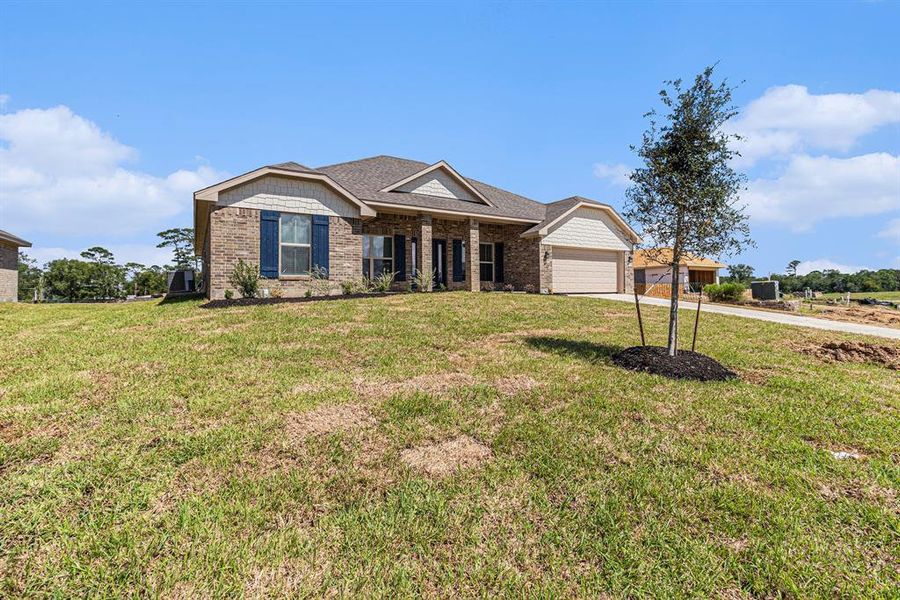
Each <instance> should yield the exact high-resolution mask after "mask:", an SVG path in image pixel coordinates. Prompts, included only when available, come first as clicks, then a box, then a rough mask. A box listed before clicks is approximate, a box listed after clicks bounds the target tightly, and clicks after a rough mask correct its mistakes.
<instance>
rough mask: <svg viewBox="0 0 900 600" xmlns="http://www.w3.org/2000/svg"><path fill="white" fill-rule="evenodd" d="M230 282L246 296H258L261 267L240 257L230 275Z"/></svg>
mask: <svg viewBox="0 0 900 600" xmlns="http://www.w3.org/2000/svg"><path fill="white" fill-rule="evenodd" d="M228 282H229V283H230V284H231V285H233V286H234V287H236V288H237V289H238V290H239V291H240V292H241V296H243V297H244V298H256V296H257V295H258V294H259V267H258V266H257V265H253V264H250V263H245V262H244V260H243V259H238V261H237V264H236V265H234V269H233V270H232V271H231V275H229V276H228Z"/></svg>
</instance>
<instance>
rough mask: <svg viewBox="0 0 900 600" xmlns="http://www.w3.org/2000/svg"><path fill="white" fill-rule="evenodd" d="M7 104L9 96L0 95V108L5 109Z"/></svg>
mask: <svg viewBox="0 0 900 600" xmlns="http://www.w3.org/2000/svg"><path fill="white" fill-rule="evenodd" d="M8 103H9V94H0V108H4V107H6V105H7V104H8Z"/></svg>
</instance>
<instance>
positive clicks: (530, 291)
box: [525, 283, 535, 294]
mask: <svg viewBox="0 0 900 600" xmlns="http://www.w3.org/2000/svg"><path fill="white" fill-rule="evenodd" d="M534 291H535V290H534V286H533V285H531V284H530V283H526V284H525V293H526V294H533V293H534Z"/></svg>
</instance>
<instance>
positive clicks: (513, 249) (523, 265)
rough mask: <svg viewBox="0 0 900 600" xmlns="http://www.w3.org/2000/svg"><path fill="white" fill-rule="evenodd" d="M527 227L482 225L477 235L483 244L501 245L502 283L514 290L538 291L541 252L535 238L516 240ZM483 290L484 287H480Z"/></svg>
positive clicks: (539, 285)
mask: <svg viewBox="0 0 900 600" xmlns="http://www.w3.org/2000/svg"><path fill="white" fill-rule="evenodd" d="M526 229H528V226H527V225H525V226H522V225H495V224H489V223H482V224H481V227H480V230H479V235H480V237H481V241H482V242H483V243H496V242H502V243H503V271H504V277H503V279H504V283H503V284H496V285H497V287H501V286H503V285H506V284H511V285H512V286H513V287H514V288H515V289H516V290H525V289H529V290H533V291H539V289H540V287H541V248H540V239H538V238H521V237H519V236H520V235H521V233H522V232H523V231H525V230H526ZM482 287H486V286H482Z"/></svg>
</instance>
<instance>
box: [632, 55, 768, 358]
mask: <svg viewBox="0 0 900 600" xmlns="http://www.w3.org/2000/svg"><path fill="white" fill-rule="evenodd" d="M713 71H714V67H707V68H706V69H704V71H703V72H702V73H701V74H699V75H697V77H696V78H695V79H694V82H693V84H692V85H691V86H690V87H685V86H684V85H683V84H682V81H681V80H680V79H676V80H673V81H667V82H665V86H666V87H665V88H663V89H662V90H661V91H660V92H659V98H660V101H661V102H662V104H663V107H664V109H665V111H666V113H665V114H664V115H662V116H660V115H659V114H658V113H657V111H656V110H652V111H650V112H649V113H647V114H646V115H645V116H646V117H648V118H649V120H650V126H649V128H648V129H647V131H645V132H644V135H643V139H642V143H641V145H640V147H632V150H634V151H635V152H637V154H638V156H639V157H640V158H641V159H642V161H643V166H642V167H640V168H638V169H636V170H635V171H634V172H633V173H632V174H631V182H632V185H631V187H629V189H628V191H627V192H626V195H625V197H626V205H625V216H626V218H628V219H629V220H630V221H631V222H633V223H636V224H637V225H638V226H639V227H640V229H641V232H642V235H643V236H644V238H645V239H646V240H648V241H649V247H648V248H647V251H648V254H649V255H650V256H651V257H653V256H654V250H656V249H659V248H663V247H668V248H672V257H671V260H672V270H673V275H674V276H673V278H672V293H671V298H672V304H671V310H670V313H669V344H668V345H669V354H672V355H674V354H675V352H676V346H677V329H678V293H679V290H678V287H679V285H678V272H679V266H678V265H679V263H680V261H681V258H682V256H684V255H685V254H693V255H696V256H713V257H718V256H723V255H731V254H738V253H740V252H741V251H742V250H743V249H744V248H745V247H747V246H748V245H752V241H751V240H750V229H749V224H748V219H747V216H746V215H745V214H744V210H743V206H741V205H740V204H739V200H740V198H739V192H740V190H741V189H742V188H743V185H744V181H745V177H744V176H743V175H742V174H740V173H737V172H736V171H735V170H734V169H733V168H732V167H731V161H732V159H733V158H735V157H736V156H738V153H737V152H736V151H734V150H732V149H731V147H730V142H731V141H732V140H734V139H735V138H737V137H738V136H736V135H734V134H729V133H726V132H725V131H724V125H725V124H726V123H727V121H728V120H729V119H731V118H732V117H734V116H735V115H736V114H737V112H736V111H735V109H734V108H733V107H732V106H731V101H732V100H731V97H732V91H733V88H732V87H730V86H729V85H728V84H727V82H725V81H723V82H722V83H720V84H715V83H714V82H713V81H712V76H713Z"/></svg>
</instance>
